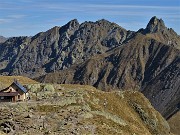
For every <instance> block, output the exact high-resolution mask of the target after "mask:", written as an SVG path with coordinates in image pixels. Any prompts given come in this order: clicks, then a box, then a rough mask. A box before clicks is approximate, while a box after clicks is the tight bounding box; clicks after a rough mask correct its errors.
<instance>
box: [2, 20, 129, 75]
mask: <svg viewBox="0 0 180 135" xmlns="http://www.w3.org/2000/svg"><path fill="white" fill-rule="evenodd" d="M131 33H132V32H127V31H126V30H125V29H123V28H121V27H120V26H118V25H117V24H115V23H110V22H108V21H106V20H99V21H97V22H84V23H82V24H79V23H78V21H77V20H72V21H70V22H69V23H67V24H66V25H64V26H62V27H54V28H52V29H50V30H48V31H47V32H42V33H39V34H37V35H35V36H34V37H32V38H28V37H18V38H10V39H8V40H7V41H6V42H5V43H3V44H2V45H1V46H0V64H1V65H2V66H1V71H0V72H1V74H8V75H14V74H15V75H19V74H20V75H26V76H31V77H33V76H40V75H42V74H45V73H48V72H54V71H56V70H61V69H66V68H68V67H70V66H71V65H72V64H74V63H80V62H83V61H85V60H87V59H88V58H90V57H91V56H94V55H96V54H101V53H105V52H106V51H107V50H109V49H111V48H113V47H116V46H119V45H121V44H122V43H123V42H124V41H125V39H126V38H127V37H128V36H130V35H131Z"/></svg>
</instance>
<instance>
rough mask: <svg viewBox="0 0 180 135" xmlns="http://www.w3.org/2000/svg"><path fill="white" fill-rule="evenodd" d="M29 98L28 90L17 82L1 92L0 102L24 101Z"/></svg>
mask: <svg viewBox="0 0 180 135" xmlns="http://www.w3.org/2000/svg"><path fill="white" fill-rule="evenodd" d="M26 98H27V90H26V88H25V87H23V86H22V85H21V84H20V83H19V82H18V81H17V80H15V81H14V82H13V83H12V84H11V85H10V86H9V87H7V88H5V89H3V90H0V102H17V101H24V100H26Z"/></svg>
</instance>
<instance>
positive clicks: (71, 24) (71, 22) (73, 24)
mask: <svg viewBox="0 0 180 135" xmlns="http://www.w3.org/2000/svg"><path fill="white" fill-rule="evenodd" d="M67 25H68V26H69V27H73V28H74V27H77V26H79V22H78V20H77V19H73V20H71V21H69V22H68V23H67Z"/></svg>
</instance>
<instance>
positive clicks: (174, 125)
mask: <svg viewBox="0 0 180 135" xmlns="http://www.w3.org/2000/svg"><path fill="white" fill-rule="evenodd" d="M168 123H169V125H170V128H171V132H172V133H174V134H175V135H179V133H180V111H178V112H177V113H176V114H174V115H173V116H172V117H171V118H170V119H168Z"/></svg>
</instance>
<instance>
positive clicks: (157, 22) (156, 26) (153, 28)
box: [145, 16, 167, 33]
mask: <svg viewBox="0 0 180 135" xmlns="http://www.w3.org/2000/svg"><path fill="white" fill-rule="evenodd" d="M166 29H167V28H166V26H165V24H164V21H163V20H162V19H158V18H157V17H156V16H154V17H152V18H151V19H150V21H149V23H148V24H147V26H146V29H145V30H146V32H147V33H155V32H158V31H164V30H166Z"/></svg>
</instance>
